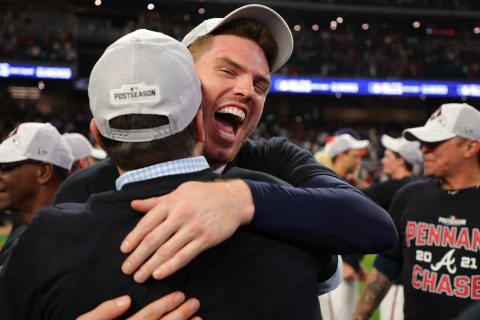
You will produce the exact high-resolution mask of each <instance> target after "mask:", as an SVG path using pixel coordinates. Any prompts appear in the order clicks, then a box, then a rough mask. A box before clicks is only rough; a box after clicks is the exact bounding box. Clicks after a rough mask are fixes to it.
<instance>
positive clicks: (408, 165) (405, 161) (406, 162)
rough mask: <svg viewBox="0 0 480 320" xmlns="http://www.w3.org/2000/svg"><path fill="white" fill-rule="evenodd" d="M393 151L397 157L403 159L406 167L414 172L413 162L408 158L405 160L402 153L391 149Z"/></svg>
mask: <svg viewBox="0 0 480 320" xmlns="http://www.w3.org/2000/svg"><path fill="white" fill-rule="evenodd" d="M390 151H392V153H393V155H394V156H395V157H396V158H397V159H403V163H404V164H405V169H407V171H408V172H413V164H411V163H410V162H408V161H407V160H405V158H404V157H402V156H401V155H400V153H398V152H396V151H393V150H390Z"/></svg>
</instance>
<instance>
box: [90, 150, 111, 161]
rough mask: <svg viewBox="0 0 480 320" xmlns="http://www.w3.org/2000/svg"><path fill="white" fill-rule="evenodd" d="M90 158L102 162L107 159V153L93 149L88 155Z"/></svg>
mask: <svg viewBox="0 0 480 320" xmlns="http://www.w3.org/2000/svg"><path fill="white" fill-rule="evenodd" d="M90 155H91V156H92V157H94V158H95V159H98V160H103V159H105V158H106V157H107V153H106V152H105V151H104V150H101V149H96V148H93V149H92V152H91V154H90Z"/></svg>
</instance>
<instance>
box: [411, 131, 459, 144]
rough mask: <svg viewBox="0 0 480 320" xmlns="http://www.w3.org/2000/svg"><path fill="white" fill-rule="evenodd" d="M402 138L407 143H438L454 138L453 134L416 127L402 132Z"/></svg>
mask: <svg viewBox="0 0 480 320" xmlns="http://www.w3.org/2000/svg"><path fill="white" fill-rule="evenodd" d="M403 136H404V137H405V139H407V140H409V141H420V142H440V141H445V140H448V139H451V138H454V137H455V134H453V133H450V132H446V131H444V130H442V131H440V130H436V129H434V128H432V127H416V128H410V129H406V130H404V131H403Z"/></svg>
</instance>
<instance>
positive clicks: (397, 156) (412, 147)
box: [362, 134, 423, 210]
mask: <svg viewBox="0 0 480 320" xmlns="http://www.w3.org/2000/svg"><path fill="white" fill-rule="evenodd" d="M381 141H382V145H383V146H384V147H385V153H384V155H383V158H382V160H381V162H382V166H383V173H384V174H386V175H387V176H388V178H389V179H388V180H387V181H384V182H380V183H377V184H375V185H373V186H372V187H370V188H366V189H362V191H363V192H364V193H365V194H366V195H367V196H369V197H370V198H372V199H373V200H375V201H376V202H377V203H378V204H380V205H381V206H382V207H383V208H384V209H385V210H388V208H389V207H390V202H391V201H392V198H393V195H394V194H395V192H396V191H397V190H398V189H400V188H401V187H402V186H404V185H405V184H407V183H409V182H411V181H413V180H414V178H415V175H418V174H419V173H420V171H421V169H422V162H423V155H422V151H421V150H420V142H418V141H408V140H407V139H405V138H403V137H401V138H396V139H395V138H392V137H390V136H388V135H386V134H384V135H382V138H381ZM414 173H416V174H414Z"/></svg>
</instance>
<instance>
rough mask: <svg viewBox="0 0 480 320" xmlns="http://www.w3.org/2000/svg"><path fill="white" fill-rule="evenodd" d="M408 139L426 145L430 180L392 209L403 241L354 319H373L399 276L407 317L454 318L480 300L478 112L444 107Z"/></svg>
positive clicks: (372, 277)
mask: <svg viewBox="0 0 480 320" xmlns="http://www.w3.org/2000/svg"><path fill="white" fill-rule="evenodd" d="M403 136H404V137H405V138H406V139H408V140H414V141H419V142H420V143H421V144H422V147H421V150H422V153H423V164H424V167H425V175H427V176H429V177H431V178H432V179H429V180H425V181H418V182H413V183H409V184H407V185H406V186H404V187H403V188H402V189H400V190H399V191H398V192H397V193H396V195H395V197H394V199H393V201H392V204H391V207H390V214H391V215H392V216H393V217H394V220H395V221H396V225H397V229H398V230H399V234H400V236H401V242H400V244H399V246H398V247H397V248H395V249H392V250H390V251H387V252H385V253H382V254H380V255H378V257H377V259H376V261H375V264H374V268H373V269H372V271H371V272H370V274H369V276H368V280H367V284H366V287H365V289H364V291H363V293H362V297H361V299H360V301H359V303H358V305H357V308H356V311H355V316H354V319H356V320H359V319H369V318H370V315H371V314H372V313H373V311H374V310H375V308H376V307H377V305H378V303H379V302H380V301H381V300H382V298H383V296H384V294H385V293H386V292H387V290H388V288H389V287H390V285H391V283H392V280H394V279H395V278H396V277H397V276H398V275H399V274H401V279H402V284H403V286H404V298H405V304H404V316H405V319H409V320H410V319H411V320H417V319H439V320H441V319H453V318H454V317H455V316H457V315H458V314H459V313H460V312H461V311H462V310H463V309H465V308H466V307H468V306H469V305H470V304H471V303H472V302H473V301H477V300H478V299H480V277H479V276H478V265H479V260H478V257H479V255H478V253H479V251H480V231H479V230H480V216H479V215H478V214H477V211H478V210H477V209H476V208H479V207H480V112H479V111H478V110H476V109H475V108H474V107H472V106H470V105H468V104H457V103H451V104H444V105H442V106H441V107H440V108H438V109H437V110H436V111H435V112H434V113H433V114H432V115H431V116H430V118H429V119H428V121H427V122H426V124H425V125H424V126H423V127H417V128H412V129H407V130H405V131H404V132H403Z"/></svg>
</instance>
